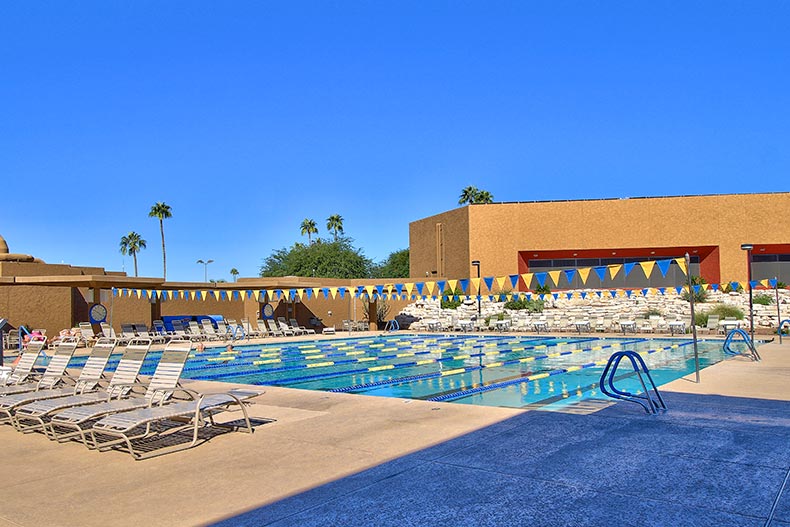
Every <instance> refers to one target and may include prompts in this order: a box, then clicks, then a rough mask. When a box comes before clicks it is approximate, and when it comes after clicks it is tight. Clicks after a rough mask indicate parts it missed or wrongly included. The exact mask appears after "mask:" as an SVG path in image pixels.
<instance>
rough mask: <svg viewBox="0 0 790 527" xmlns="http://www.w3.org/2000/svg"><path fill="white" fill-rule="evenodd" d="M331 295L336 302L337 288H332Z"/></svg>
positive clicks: (330, 289)
mask: <svg viewBox="0 0 790 527" xmlns="http://www.w3.org/2000/svg"><path fill="white" fill-rule="evenodd" d="M329 294H330V295H332V300H334V299H335V297H336V296H337V287H330V288H329Z"/></svg>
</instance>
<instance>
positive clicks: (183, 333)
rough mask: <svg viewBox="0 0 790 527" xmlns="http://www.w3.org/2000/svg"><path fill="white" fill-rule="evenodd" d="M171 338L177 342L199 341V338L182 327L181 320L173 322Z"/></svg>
mask: <svg viewBox="0 0 790 527" xmlns="http://www.w3.org/2000/svg"><path fill="white" fill-rule="evenodd" d="M172 324H173V338H175V339H178V340H200V336H195V335H191V334H190V333H188V332H187V329H186V327H184V322H183V321H181V320H173V322H172Z"/></svg>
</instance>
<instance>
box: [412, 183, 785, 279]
mask: <svg viewBox="0 0 790 527" xmlns="http://www.w3.org/2000/svg"><path fill="white" fill-rule="evenodd" d="M461 211H467V214H468V216H467V218H464V215H463V214H460V212H461ZM437 221H441V222H442V223H443V224H445V226H446V227H445V229H446V232H447V233H448V241H449V239H450V238H452V237H459V238H461V239H459V240H453V241H452V243H453V244H454V245H455V246H463V245H465V244H466V243H467V242H466V240H464V237H465V236H468V247H469V252H468V253H465V252H463V251H459V252H457V253H456V252H447V258H448V261H447V263H446V266H447V270H448V272H447V277H448V278H461V277H468V276H473V273H474V270H473V268H472V267H471V266H470V265H469V262H470V260H471V259H477V260H480V262H481V272H482V274H483V276H502V275H508V274H516V273H518V272H519V252H520V251H526V252H529V251H534V252H537V253H540V251H562V250H571V249H580V250H599V249H610V248H611V249H618V248H620V249H629V248H650V247H656V248H662V247H707V248H710V247H714V248H718V249H717V250H715V251H714V252H715V257H717V258H718V260H719V271H720V272H719V277H718V279H720V280H738V281H744V280H746V279H747V265H746V255H745V253H744V251H742V250H741V249H740V246H741V244H742V243H747V242H749V243H754V244H766V245H768V244H786V243H788V242H789V241H790V193H775V194H727V195H716V196H683V197H667V198H634V199H612V200H590V201H565V202H563V201H558V202H535V203H501V204H489V205H470V206H467V207H464V208H462V209H456V210H453V211H449V212H446V213H443V214H439V215H436V216H431V217H429V218H425V219H422V220H419V221H416V222H413V223H412V224H411V225H410V228H409V233H410V236H411V238H410V249H411V253H410V256H411V258H412V259H413V263H412V269H411V270H412V276H413V277H414V276H418V275H419V270H420V269H421V267H419V266H425V265H426V263H427V262H430V258H431V255H432V254H433V253H434V251H435V246H434V244H433V243H432V239H431V236H430V232H431V228H432V225H433V224H435V223H436V222H437ZM467 233H468V234H467ZM711 254H713V253H711ZM711 261H713V260H711ZM708 267H710V265H709V264H708ZM705 272H706V269H705V267H704V266H703V273H705ZM707 272H708V273H709V276H713V274H711V273H712V271H710V270H709V269H708V271H707Z"/></svg>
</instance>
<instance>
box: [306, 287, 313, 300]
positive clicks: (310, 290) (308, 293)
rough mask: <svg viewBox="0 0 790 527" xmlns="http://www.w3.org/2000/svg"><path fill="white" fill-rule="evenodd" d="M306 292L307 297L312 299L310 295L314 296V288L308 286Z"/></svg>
mask: <svg viewBox="0 0 790 527" xmlns="http://www.w3.org/2000/svg"><path fill="white" fill-rule="evenodd" d="M304 292H305V293H306V294H307V299H308V300H310V297H311V296H313V288H312V287H308V288H307V289H305V290H304Z"/></svg>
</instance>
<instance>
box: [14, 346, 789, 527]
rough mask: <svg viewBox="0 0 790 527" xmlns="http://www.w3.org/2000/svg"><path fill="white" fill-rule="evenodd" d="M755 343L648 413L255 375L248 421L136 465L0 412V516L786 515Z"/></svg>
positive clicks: (770, 372)
mask: <svg viewBox="0 0 790 527" xmlns="http://www.w3.org/2000/svg"><path fill="white" fill-rule="evenodd" d="M760 350H761V353H762V355H763V357H764V360H763V362H761V363H752V362H749V361H746V360H741V359H734V360H729V361H726V362H724V363H720V364H717V365H714V366H712V367H710V368H707V369H706V370H704V371H703V372H702V383H701V384H696V383H693V382H688V380H678V381H675V382H673V383H671V384H669V385H667V386H666V387H665V388H664V389H663V393H664V395H665V398H666V400H667V403H668V405H669V411H668V412H666V413H664V414H662V415H658V416H648V415H646V414H645V413H644V411H643V410H642V409H641V408H640V407H639V406H637V405H634V404H629V403H618V404H614V405H610V406H606V405H597V406H596V405H591V407H590V411H588V412H581V413H557V412H543V411H523V410H515V409H506V408H489V407H477V406H470V405H461V404H453V403H429V402H425V401H409V400H403V399H388V398H380V397H367V396H358V395H350V394H334V393H323V392H306V391H303V390H294V389H288V388H269V387H265V388H264V389H265V390H266V392H267V393H266V394H264V395H262V396H261V397H259V398H258V399H257V401H256V402H257V404H256V405H254V406H253V407H252V409H251V412H252V416H253V417H255V418H258V419H261V420H271V421H269V422H266V423H262V422H261V424H259V426H257V427H256V432H255V433H254V434H252V435H249V434H240V433H221V434H215V435H211V434H209V435H207V436H206V437H205V442H201V444H200V445H198V446H197V447H195V448H193V449H190V450H186V451H183V452H179V453H174V454H168V455H165V456H161V457H155V458H152V459H149V460H145V461H134V460H132V458H131V456H129V455H128V454H125V453H123V452H118V451H111V452H103V453H99V452H95V451H88V450H87V449H85V448H84V447H83V446H82V445H80V444H78V443H75V442H72V443H65V444H57V443H54V442H51V441H49V440H47V439H46V438H45V437H43V436H42V435H41V434H20V433H18V432H16V431H14V430H13V429H12V428H11V427H10V426H0V445H2V448H0V467H2V469H1V470H2V471H3V475H4V476H5V477H4V478H3V498H0V500H1V501H0V503H2V506H0V527H2V526H6V525H9V526H11V525H14V526H20V525H22V526H33V525H43V524H46V525H86V526H90V525H106V524H107V523H112V524H114V525H141V524H142V525H145V524H149V525H221V526H230V525H234V526H235V525H250V526H252V525H256V526H258V525H274V526H287V525H294V526H296V525H299V526H311V525H314V526H319V525H320V526H329V525H344V526H347V525H356V526H360V525H363V526H364V525H376V526H379V525H396V524H397V525H451V524H462V525H492V526H493V525H497V526H499V525H522V524H529V525H531V526H536V525H537V526H540V525H551V526H554V525H575V526H578V525H590V526H597V525H639V526H641V525H672V526H674V525H703V526H706V525H711V526H713V525H716V526H719V525H737V526H740V525H754V526H758V525H759V526H764V525H770V526H775V527H778V526H781V525H790V483H788V481H787V479H788V474H790V472H789V471H790V402H788V401H790V388H788V385H789V384H788V381H790V344H787V343H786V344H785V345H783V346H779V345H778V344H775V343H774V344H768V345H766V346H763V347H761V348H760ZM218 384H219V383H211V382H206V381H195V382H191V383H189V387H191V388H195V389H198V390H210V389H213V390H216V389H217V388H218ZM228 386H229V385H226V384H223V385H222V388H227V387H228ZM233 418H235V415H234V416H230V417H228V419H233ZM154 448H155V447H154Z"/></svg>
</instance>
